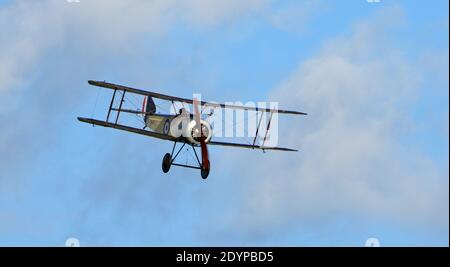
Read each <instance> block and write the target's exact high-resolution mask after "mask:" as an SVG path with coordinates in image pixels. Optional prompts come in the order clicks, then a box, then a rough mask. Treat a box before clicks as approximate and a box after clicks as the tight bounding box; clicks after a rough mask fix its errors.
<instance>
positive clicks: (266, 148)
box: [208, 141, 298, 152]
mask: <svg viewBox="0 0 450 267" xmlns="http://www.w3.org/2000/svg"><path fill="white" fill-rule="evenodd" d="M208 145H216V146H232V147H242V148H250V149H262V150H279V151H293V152H297V151H298V150H296V149H291V148H285V147H268V146H254V145H247V144H237V143H227V142H215V141H211V142H209V143H208Z"/></svg>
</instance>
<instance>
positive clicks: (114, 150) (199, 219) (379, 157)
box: [0, 0, 449, 246]
mask: <svg viewBox="0 0 450 267" xmlns="http://www.w3.org/2000/svg"><path fill="white" fill-rule="evenodd" d="M36 2H37V1H36ZM128 2H129V1H119V0H117V1H89V2H87V1H83V0H82V1H81V2H80V3H72V4H70V3H67V2H65V1H56V0H53V1H52V0H48V1H47V0H46V1H40V2H39V3H35V2H34V1H33V3H32V2H31V1H1V0H0V27H1V29H2V31H1V32H0V48H1V50H0V94H1V100H0V101H1V107H0V121H1V123H2V125H3V126H2V130H1V131H0V150H1V151H2V155H1V158H0V168H1V169H2V172H1V173H2V174H0V185H1V186H0V218H1V220H0V221H1V222H0V245H3V246H8V245H13V246H27V245H33V246H34V245H36V246H43V245H44V246H62V245H64V242H65V240H66V239H67V238H68V237H76V238H78V239H79V240H80V243H81V245H86V246H102V245H106V246H133V245H138V246H148V245H150V246H153V245H162V246H177V245H198V246H203V245H216V246H221V245H227V246H228V245H234V246H241V245H244V246H245V245H275V246H310V245H313V246H362V245H364V243H365V241H366V239H367V238H369V237H376V238H378V239H379V240H380V242H381V244H382V245H387V246H421V245H424V246H433V245H438V246H442V245H445V246H447V245H448V169H449V168H448V147H449V144H448V92H449V91H448V32H449V31H448V1H433V2H426V1H395V0H391V1H387V0H385V1H384V0H381V2H380V3H368V2H367V1H364V0H352V1H350V0H349V1H339V2H336V1H327V0H319V1H248V2H241V1H228V2H226V4H224V2H221V1H217V2H214V1H202V0H190V1H186V2H184V3H182V4H180V3H175V2H174V1H166V2H163V3H164V4H161V3H159V2H152V1H135V2H133V4H132V3H128ZM119 14H120V16H119ZM88 79H97V80H107V81H110V82H115V83H119V84H127V85H130V86H136V87H141V88H145V89H148V90H154V91H158V92H162V93H166V94H173V95H180V96H184V97H189V96H190V95H191V94H192V93H193V92H201V93H202V94H203V98H204V100H207V99H212V100H215V101H229V100H231V101H244V102H245V101H260V100H269V99H274V100H278V101H279V102H280V103H279V105H280V107H282V108H289V109H297V110H301V111H306V112H308V113H309V114H310V115H309V116H308V117H307V118H280V127H281V128H280V129H283V132H282V133H286V135H285V136H284V135H283V138H282V139H281V140H280V145H286V146H294V147H300V148H301V151H300V152H299V153H296V154H288V155H286V154H282V153H267V154H262V153H258V152H255V151H241V150H235V149H232V148H211V149H210V150H211V151H210V153H211V157H212V164H213V166H212V172H211V175H210V177H209V178H208V180H207V181H203V180H201V179H200V178H199V174H198V173H197V172H195V171H191V170H185V169H171V171H170V173H169V174H168V175H167V174H163V173H162V172H161V170H160V164H161V159H162V156H163V154H164V153H166V152H167V151H169V150H170V149H171V144H169V143H165V142H162V141H158V140H152V139H148V138H145V137H142V136H137V135H133V134H129V133H124V132H118V131H113V130H110V129H103V128H100V127H95V128H92V127H90V126H89V125H83V124H81V123H79V122H78V121H77V120H76V117H77V116H85V117H90V116H92V115H94V116H96V117H99V118H101V117H102V116H104V110H105V108H106V106H107V102H108V93H109V92H107V91H98V90H97V89H95V88H92V87H90V86H89V85H88V84H87V82H86V81H87V80H88ZM97 95H98V97H99V98H98V99H99V100H98V102H97V104H95V102H96V101H95V99H96V98H97ZM94 107H95V109H94Z"/></svg>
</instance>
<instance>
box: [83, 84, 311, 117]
mask: <svg viewBox="0 0 450 267" xmlns="http://www.w3.org/2000/svg"><path fill="white" fill-rule="evenodd" d="M88 82H89V84H90V85H95V86H100V87H105V88H110V89H113V90H121V91H127V92H131V93H135V94H139V95H145V96H151V97H155V98H159V99H162V100H168V101H177V102H183V103H188V104H193V100H192V99H187V98H181V97H176V96H169V95H163V94H159V93H154V92H148V91H144V90H141V89H136V88H131V87H127V86H123V85H118V84H113V83H107V82H100V81H88ZM200 103H201V105H202V106H210V107H221V108H230V109H243V110H254V111H261V112H274V113H283V114H294V115H307V113H304V112H299V111H291V110H282V109H270V108H258V107H248V106H238V105H226V104H218V103H211V102H206V101H201V102H200Z"/></svg>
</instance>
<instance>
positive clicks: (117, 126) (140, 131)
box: [78, 117, 178, 141]
mask: <svg viewBox="0 0 450 267" xmlns="http://www.w3.org/2000/svg"><path fill="white" fill-rule="evenodd" d="M78 120H79V121H81V122H85V123H89V124H95V125H99V126H103V127H109V128H115V129H119V130H123V131H127V132H133V133H137V134H142V135H146V136H150V137H155V138H158V139H163V140H169V141H178V138H175V137H172V136H169V135H165V134H160V133H155V132H150V131H146V130H143V129H138V128H133V127H129V126H125V125H121V124H115V123H110V122H106V121H99V120H95V119H88V118H80V117H78Z"/></svg>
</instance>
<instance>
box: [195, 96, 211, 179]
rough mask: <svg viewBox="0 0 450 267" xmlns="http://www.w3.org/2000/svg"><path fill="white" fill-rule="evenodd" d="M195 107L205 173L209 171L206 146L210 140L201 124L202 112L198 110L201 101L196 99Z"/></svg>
mask: <svg viewBox="0 0 450 267" xmlns="http://www.w3.org/2000/svg"><path fill="white" fill-rule="evenodd" d="M193 104H194V105H193V106H194V119H195V127H196V128H197V131H195V132H197V133H198V132H200V138H199V140H200V146H201V149H202V170H204V171H208V170H209V157H208V147H207V146H206V138H208V137H207V136H205V135H203V127H202V123H201V118H200V115H201V114H200V111H199V109H198V105H199V101H198V100H197V99H196V98H194V101H193Z"/></svg>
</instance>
